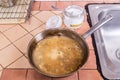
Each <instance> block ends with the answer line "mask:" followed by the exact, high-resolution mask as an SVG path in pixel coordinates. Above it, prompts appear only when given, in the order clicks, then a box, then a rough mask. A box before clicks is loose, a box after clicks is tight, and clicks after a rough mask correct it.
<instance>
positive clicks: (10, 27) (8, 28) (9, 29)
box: [1, 24, 17, 33]
mask: <svg viewBox="0 0 120 80" xmlns="http://www.w3.org/2000/svg"><path fill="white" fill-rule="evenodd" d="M16 25H17V24H15V25H13V26H11V27H10V28H8V29H6V30H4V31H1V33H4V32H6V31H8V30H10V29H12V28H13V27H15V26H16Z"/></svg>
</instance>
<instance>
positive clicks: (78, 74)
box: [77, 71, 80, 80]
mask: <svg viewBox="0 0 120 80" xmlns="http://www.w3.org/2000/svg"><path fill="white" fill-rule="evenodd" d="M77 77H78V80H80V78H79V77H80V76H79V71H77Z"/></svg>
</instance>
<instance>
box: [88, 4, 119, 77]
mask: <svg viewBox="0 0 120 80" xmlns="http://www.w3.org/2000/svg"><path fill="white" fill-rule="evenodd" d="M88 10H89V14H90V19H91V23H92V25H94V24H96V23H97V22H98V21H99V20H100V19H102V18H103V17H105V16H107V15H111V16H113V19H112V20H111V21H109V22H108V23H106V24H105V25H103V26H102V27H101V28H100V29H99V30H97V31H96V32H95V33H94V38H95V43H96V47H97V51H98V56H99V60H100V65H101V70H102V73H103V75H104V76H105V77H106V78H108V79H120V4H91V5H88Z"/></svg>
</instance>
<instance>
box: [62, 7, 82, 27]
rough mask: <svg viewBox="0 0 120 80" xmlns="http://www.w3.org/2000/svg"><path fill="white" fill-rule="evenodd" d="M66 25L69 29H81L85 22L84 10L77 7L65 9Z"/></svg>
mask: <svg viewBox="0 0 120 80" xmlns="http://www.w3.org/2000/svg"><path fill="white" fill-rule="evenodd" d="M63 15H64V24H65V25H66V27H69V28H78V27H81V25H82V23H83V21H84V9H83V8H81V7H80V6H77V5H71V6H68V7H67V8H65V10H64V12H63Z"/></svg>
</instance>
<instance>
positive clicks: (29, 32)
mask: <svg viewBox="0 0 120 80" xmlns="http://www.w3.org/2000/svg"><path fill="white" fill-rule="evenodd" d="M42 25H44V23H43V24H41V25H40V26H42ZM20 26H21V27H22V28H23V29H24V30H25V31H27V32H28V34H30V35H31V36H32V37H34V35H33V34H31V32H32V31H34V30H35V29H37V28H39V27H40V26H38V27H37V28H34V29H33V30H31V31H28V30H27V29H25V28H24V27H23V26H22V25H20Z"/></svg>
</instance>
